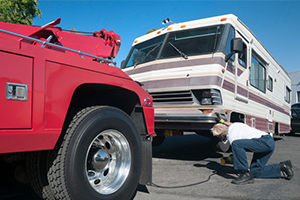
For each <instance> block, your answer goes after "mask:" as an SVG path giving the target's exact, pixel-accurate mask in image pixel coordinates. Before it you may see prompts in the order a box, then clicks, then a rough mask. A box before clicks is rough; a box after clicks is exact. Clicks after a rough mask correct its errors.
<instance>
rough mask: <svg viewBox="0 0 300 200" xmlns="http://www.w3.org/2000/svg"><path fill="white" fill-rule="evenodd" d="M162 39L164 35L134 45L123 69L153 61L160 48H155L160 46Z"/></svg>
mask: <svg viewBox="0 0 300 200" xmlns="http://www.w3.org/2000/svg"><path fill="white" fill-rule="evenodd" d="M164 37H165V35H161V36H159V37H156V38H153V39H152V40H148V41H146V42H143V43H140V44H137V45H135V46H134V47H133V50H132V53H131V55H130V58H129V60H128V62H127V64H126V66H125V68H126V67H130V66H133V65H135V64H136V63H137V62H138V63H139V64H141V63H145V62H149V61H152V60H155V59H156V57H157V54H158V52H159V49H160V47H158V48H156V47H157V46H158V45H161V44H162V42H163V39H164ZM155 48H156V49H155ZM153 49H154V51H153V52H151V53H150V54H149V55H148V56H147V54H148V52H150V51H151V50H153ZM146 56H147V57H146Z"/></svg>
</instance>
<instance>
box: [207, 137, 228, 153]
mask: <svg viewBox="0 0 300 200" xmlns="http://www.w3.org/2000/svg"><path fill="white" fill-rule="evenodd" d="M210 141H211V145H212V148H213V149H214V150H215V151H222V152H226V151H228V150H229V148H230V143H229V141H228V140H223V139H220V138H217V137H212V138H211V140H210Z"/></svg>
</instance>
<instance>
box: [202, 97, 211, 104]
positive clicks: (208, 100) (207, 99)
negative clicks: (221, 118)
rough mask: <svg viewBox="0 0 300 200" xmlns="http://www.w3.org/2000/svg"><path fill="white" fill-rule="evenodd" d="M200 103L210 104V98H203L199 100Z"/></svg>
mask: <svg viewBox="0 0 300 200" xmlns="http://www.w3.org/2000/svg"><path fill="white" fill-rule="evenodd" d="M201 104H202V105H211V98H203V99H202V100H201Z"/></svg>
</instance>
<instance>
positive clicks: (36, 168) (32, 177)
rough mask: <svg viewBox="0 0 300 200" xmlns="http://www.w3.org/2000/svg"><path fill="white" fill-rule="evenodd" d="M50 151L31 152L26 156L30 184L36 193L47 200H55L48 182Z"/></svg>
mask: <svg viewBox="0 0 300 200" xmlns="http://www.w3.org/2000/svg"><path fill="white" fill-rule="evenodd" d="M47 161H48V151H39V152H29V153H27V155H26V171H27V175H28V177H29V184H30V186H31V187H32V189H33V190H34V191H35V193H36V194H37V195H38V196H39V197H40V198H41V199H45V200H55V197H54V195H53V193H52V191H51V188H50V186H49V183H48V180H47V170H48V167H49V165H48V164H47V163H48V162H47Z"/></svg>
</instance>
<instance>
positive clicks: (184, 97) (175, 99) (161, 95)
mask: <svg viewBox="0 0 300 200" xmlns="http://www.w3.org/2000/svg"><path fill="white" fill-rule="evenodd" d="M150 95H151V96H152V97H153V102H154V103H191V104H192V103H193V96H192V92H191V91H190V90H187V91H172V92H153V93H150Z"/></svg>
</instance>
